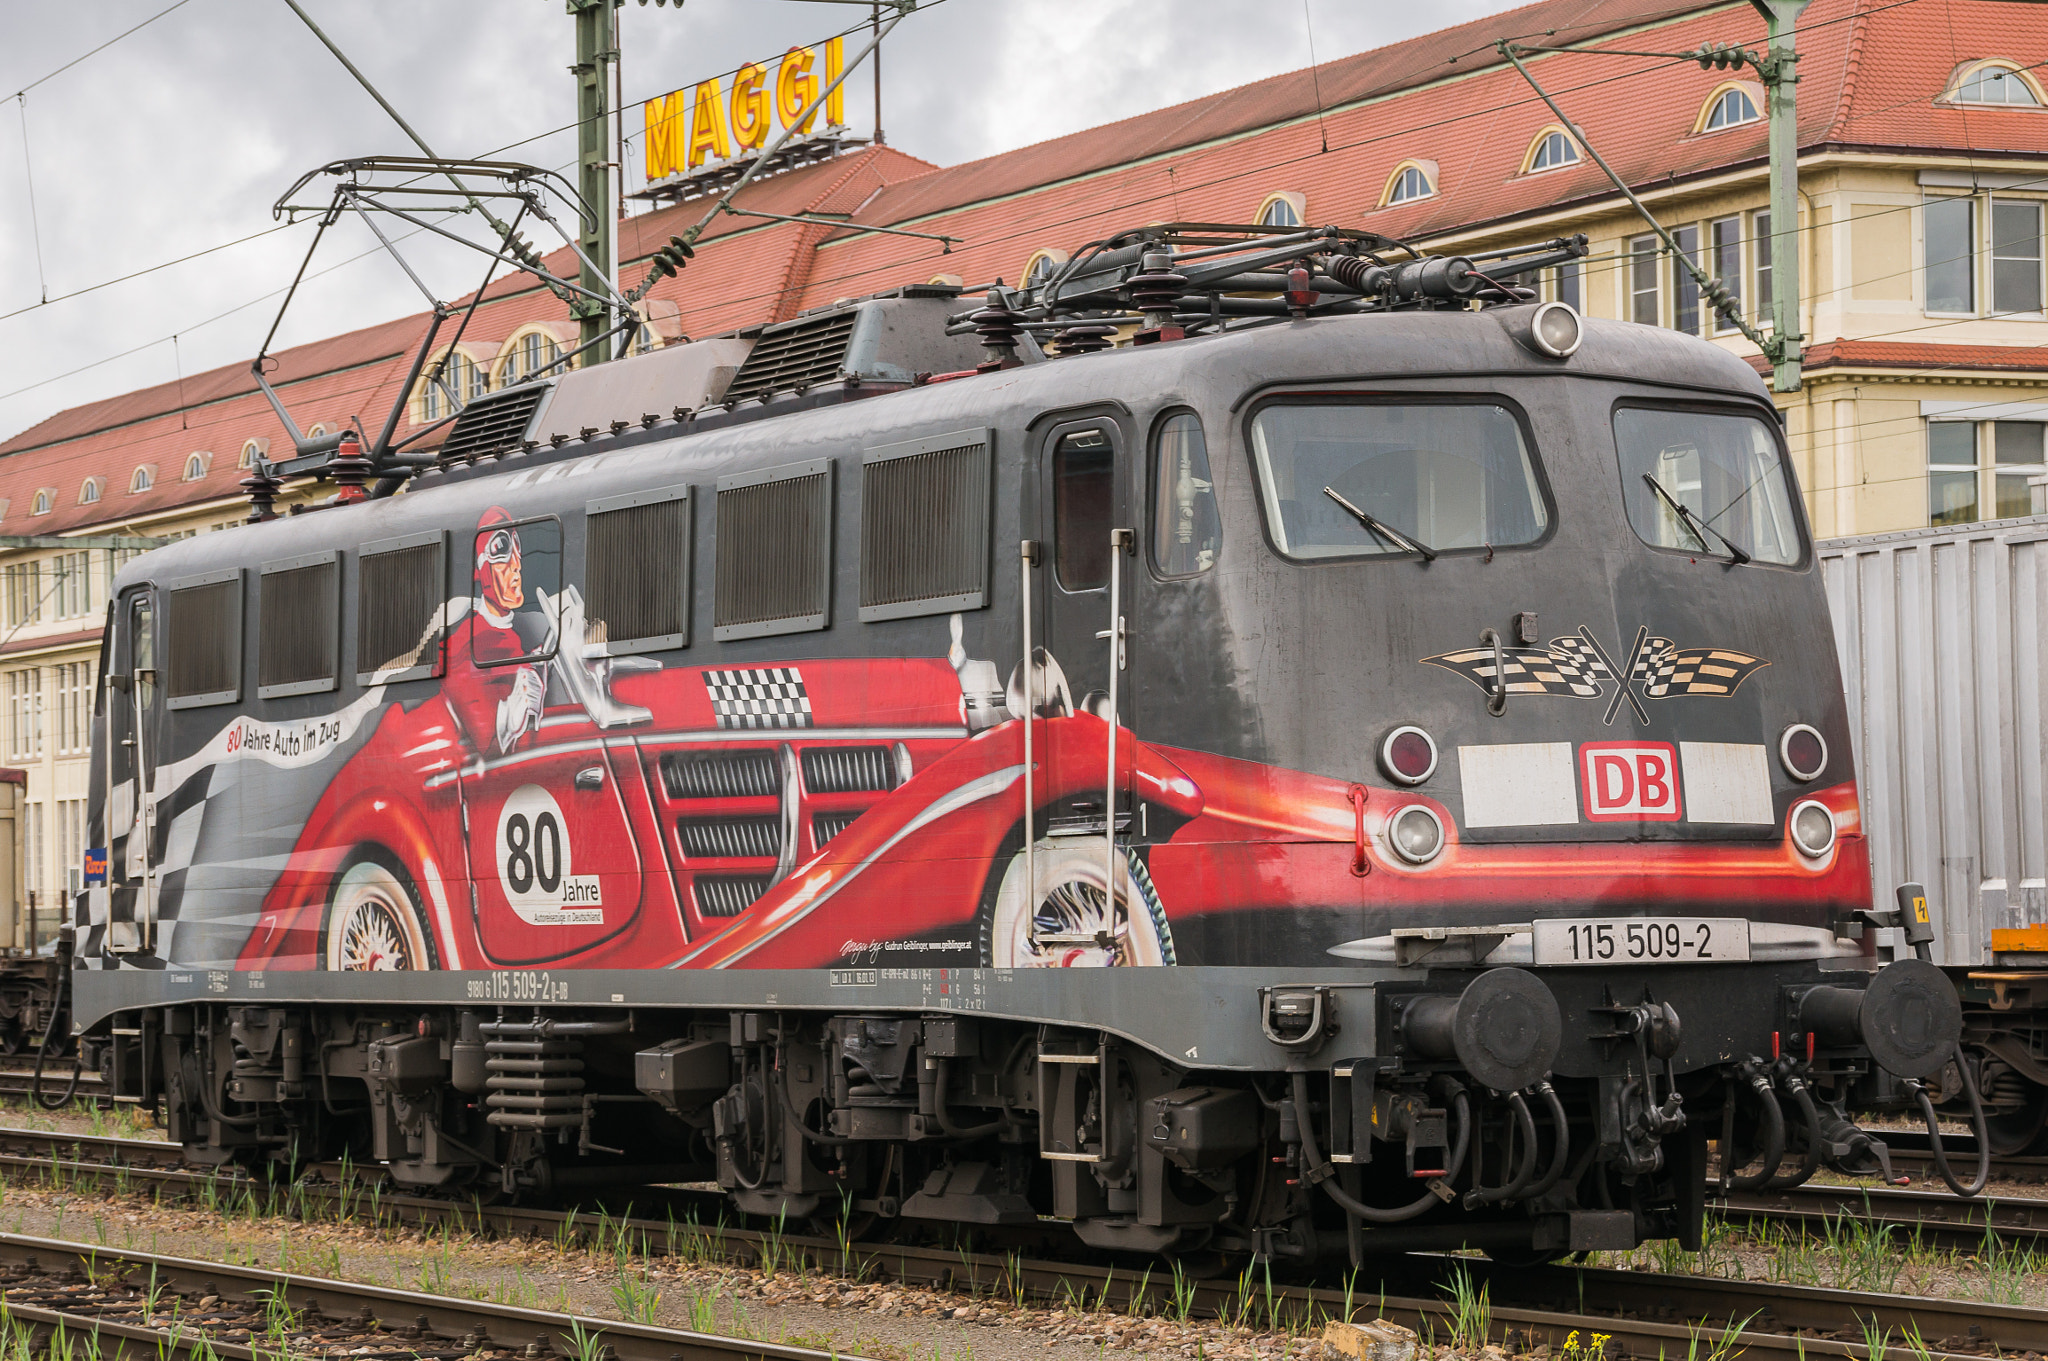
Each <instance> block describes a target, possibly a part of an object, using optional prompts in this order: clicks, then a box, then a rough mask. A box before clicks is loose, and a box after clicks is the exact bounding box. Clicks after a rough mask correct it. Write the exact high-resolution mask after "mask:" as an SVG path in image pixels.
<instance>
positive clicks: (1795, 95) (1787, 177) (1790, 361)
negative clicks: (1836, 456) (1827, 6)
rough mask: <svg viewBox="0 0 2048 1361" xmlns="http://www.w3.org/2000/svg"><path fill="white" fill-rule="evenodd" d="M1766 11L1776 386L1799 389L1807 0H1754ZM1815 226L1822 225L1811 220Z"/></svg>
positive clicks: (1771, 349) (1762, 66) (1762, 70)
mask: <svg viewBox="0 0 2048 1361" xmlns="http://www.w3.org/2000/svg"><path fill="white" fill-rule="evenodd" d="M1750 3H1751V4H1752V5H1754V6H1755V7H1756V9H1757V11H1758V12H1759V13H1760V14H1762V15H1763V17H1764V22H1765V24H1766V25H1767V28H1768V32H1769V34H1770V47H1769V51H1768V53H1767V54H1766V55H1765V58H1764V60H1763V61H1762V62H1761V63H1759V69H1758V74H1759V75H1761V76H1762V77H1763V82H1764V90H1765V95H1766V102H1767V103H1768V104H1769V108H1768V110H1767V116H1768V117H1769V119H1770V147H1771V344H1770V345H1769V346H1768V347H1767V348H1766V351H1765V353H1766V354H1767V355H1768V357H1769V358H1770V361H1771V389H1772V390H1773V391H1775V392H1797V391H1799V358H1800V346H1801V344H1802V343H1803V342H1804V341H1805V339H1806V337H1805V336H1804V335H1802V334H1801V333H1800V330H1799V302H1800V282H1801V281H1800V278H1799V255H1800V252H1799V54H1798V52H1796V51H1795V50H1794V42H1793V39H1794V34H1793V26H1794V25H1795V24H1796V23H1797V22H1798V21H1799V12H1800V11H1801V10H1803V9H1805V8H1806V5H1807V0H1750ZM1808 225H1809V226H1811V227H1813V228H1814V229H1815V230H1818V229H1819V224H1818V223H1810V224H1808Z"/></svg>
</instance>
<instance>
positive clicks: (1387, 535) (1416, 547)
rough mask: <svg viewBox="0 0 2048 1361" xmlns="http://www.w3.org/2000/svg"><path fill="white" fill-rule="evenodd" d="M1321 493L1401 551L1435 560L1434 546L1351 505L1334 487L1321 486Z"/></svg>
mask: <svg viewBox="0 0 2048 1361" xmlns="http://www.w3.org/2000/svg"><path fill="white" fill-rule="evenodd" d="M1323 495H1325V496H1327V497H1329V498H1330V499H1331V500H1332V501H1335V502H1336V503H1337V504H1338V505H1340V506H1342V507H1344V509H1346V510H1348V511H1350V512H1351V513H1352V514H1353V515H1355V516H1357V517H1358V523H1360V524H1362V525H1364V526H1365V527H1366V528H1367V529H1369V530H1371V531H1372V532H1373V533H1375V534H1377V535H1379V536H1380V537H1381V538H1382V539H1385V540H1386V541H1387V542H1388V543H1390V544H1392V545H1394V547H1396V548H1398V549H1400V550H1401V551H1402V552H1404V553H1413V554H1415V555H1416V556H1417V557H1419V558H1421V559H1422V560H1423V561H1424V562H1435V561H1436V550H1435V549H1434V548H1431V547H1430V546H1429V545H1428V544H1426V543H1423V542H1422V541H1421V540H1419V539H1414V538H1410V537H1409V536H1408V535H1406V534H1403V533H1402V532H1401V531H1400V530H1398V529H1395V528H1394V527H1393V526H1391V525H1389V524H1386V523H1384V522H1382V521H1380V520H1376V519H1374V518H1373V517H1372V516H1370V515H1368V514H1366V513H1365V512H1364V511H1362V510H1360V509H1359V508H1358V507H1357V506H1354V505H1352V504H1351V503H1350V502H1349V501H1346V500H1345V499H1344V498H1343V497H1341V496H1339V495H1337V489H1336V488H1335V487H1325V488H1323Z"/></svg>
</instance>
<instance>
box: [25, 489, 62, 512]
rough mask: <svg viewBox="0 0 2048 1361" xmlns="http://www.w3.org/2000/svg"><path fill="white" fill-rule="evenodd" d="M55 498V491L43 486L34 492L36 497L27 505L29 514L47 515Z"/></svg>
mask: <svg viewBox="0 0 2048 1361" xmlns="http://www.w3.org/2000/svg"><path fill="white" fill-rule="evenodd" d="M56 499H57V496H56V493H54V492H52V491H51V490H50V489H49V488H48V487H44V488H43V489H42V490H41V491H39V492H37V493H36V499H35V500H34V501H33V502H32V503H31V504H30V505H29V510H28V513H29V514H31V515H48V514H49V513H50V506H51V505H52V504H53V503H54V502H55V501H56Z"/></svg>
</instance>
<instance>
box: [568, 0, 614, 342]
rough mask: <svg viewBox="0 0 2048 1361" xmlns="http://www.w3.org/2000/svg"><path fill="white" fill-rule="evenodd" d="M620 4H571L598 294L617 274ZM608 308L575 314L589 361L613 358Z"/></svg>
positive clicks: (583, 178) (579, 183) (587, 254)
mask: <svg viewBox="0 0 2048 1361" xmlns="http://www.w3.org/2000/svg"><path fill="white" fill-rule="evenodd" d="M616 3H617V0H568V6H569V13H571V14H573V15H575V16H576V65H575V66H574V67H572V68H570V69H571V70H572V71H573V72H574V73H575V75H576V119H577V123H576V171H577V177H576V188H577V190H578V191H579V192H581V193H582V195H583V201H584V202H585V203H587V204H589V205H590V207H591V210H592V212H593V213H595V215H596V221H597V225H596V226H595V227H591V226H590V225H589V224H587V223H586V224H584V226H583V229H582V236H581V241H580V244H581V245H582V247H583V258H584V261H585V263H584V266H583V277H582V280H581V282H582V284H583V286H584V287H585V288H587V289H590V290H591V291H592V292H594V293H609V292H610V291H611V272H612V249H611V233H612V212H613V206H612V166H611V156H610V152H611V136H610V130H609V128H608V127H607V124H608V123H609V121H610V119H609V115H610V113H611V101H610V98H609V91H610V88H611V82H610V78H609V74H608V67H609V64H610V63H612V62H615V61H617V60H618V57H619V54H618V45H617V33H618V26H617V21H616V18H615V16H614V14H613V7H614V5H615V4H616ZM607 310H608V309H607V308H605V307H604V305H603V304H600V303H597V302H594V301H592V300H591V299H589V298H578V299H576V300H575V301H574V302H572V303H570V304H569V313H570V315H571V316H574V317H575V318H576V319H577V320H578V321H579V322H580V323H581V328H582V334H581V337H580V341H579V343H580V344H581V345H582V346H583V347H584V362H585V363H586V364H598V363H602V362H604V361H605V360H606V359H608V358H610V357H611V356H610V355H609V354H608V353H607V350H609V348H610V347H609V346H606V345H597V344H595V343H594V342H595V341H596V340H597V339H598V337H600V336H602V335H603V334H604V333H605V332H606V331H607V330H609V329H610V321H611V319H610V317H609V316H607V315H606V313H607Z"/></svg>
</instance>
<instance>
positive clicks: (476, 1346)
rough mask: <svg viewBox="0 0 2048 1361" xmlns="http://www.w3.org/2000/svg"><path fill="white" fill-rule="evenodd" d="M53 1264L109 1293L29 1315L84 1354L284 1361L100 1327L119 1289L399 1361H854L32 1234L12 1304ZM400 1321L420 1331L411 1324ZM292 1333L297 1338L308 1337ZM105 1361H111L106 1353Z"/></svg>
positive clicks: (192, 1328) (14, 1247) (2, 1241)
mask: <svg viewBox="0 0 2048 1361" xmlns="http://www.w3.org/2000/svg"><path fill="white" fill-rule="evenodd" d="M53 1261H54V1262H59V1263H62V1264H63V1266H64V1272H63V1274H64V1275H69V1276H70V1277H71V1278H72V1279H73V1280H83V1281H84V1282H86V1283H87V1284H88V1285H91V1286H95V1287H102V1288H97V1289H91V1290H87V1291H82V1292H79V1295H80V1300H79V1307H77V1308H76V1309H65V1308H62V1307H53V1306H52V1304H51V1303H50V1302H49V1301H48V1300H47V1299H44V1300H41V1301H39V1302H37V1303H34V1304H32V1305H27V1306H23V1308H34V1309H36V1310H37V1311H38V1312H40V1313H42V1314H43V1315H44V1316H45V1317H46V1318H48V1319H49V1320H50V1324H51V1326H54V1324H55V1323H57V1322H60V1321H61V1322H62V1323H63V1324H64V1326H65V1329H66V1331H67V1333H69V1334H70V1336H71V1337H72V1338H73V1339H74V1340H75V1341H76V1342H78V1343H81V1344H82V1343H83V1341H84V1339H85V1338H88V1337H90V1336H92V1335H93V1334H94V1332H95V1331H96V1329H105V1330H106V1332H107V1336H108V1337H109V1338H110V1339H112V1340H117V1341H119V1342H122V1343H126V1344H131V1345H136V1344H146V1347H147V1350H144V1349H143V1348H142V1346H140V1345H137V1351H136V1354H138V1355H150V1356H196V1355H197V1354H198V1353H199V1351H200V1350H201V1349H202V1348H211V1350H212V1351H213V1352H214V1353H215V1354H216V1355H221V1356H230V1357H235V1358H238V1359H239V1358H242V1357H255V1356H258V1355H261V1356H265V1357H273V1356H274V1355H275V1354H276V1353H275V1352H274V1351H273V1350H272V1349H270V1348H264V1347H260V1346H259V1347H256V1348H254V1349H252V1348H251V1347H249V1346H247V1345H243V1346H239V1347H238V1346H236V1344H234V1343H232V1342H227V1341H225V1340H224V1339H221V1338H220V1337H218V1336H217V1335H211V1336H210V1335H209V1330H208V1329H206V1328H205V1327H204V1326H203V1325H201V1324H199V1323H197V1322H195V1321H194V1319H193V1316H192V1312H191V1311H190V1310H189V1309H182V1310H180V1311H179V1312H180V1313H181V1314H182V1316H183V1317H182V1318H181V1319H180V1320H178V1321H175V1322H170V1323H169V1324H168V1325H167V1326H162V1327H152V1326H149V1325H148V1324H146V1323H145V1324H135V1323H129V1322H115V1321H105V1322H102V1321H99V1320H98V1319H97V1318H96V1315H97V1314H98V1313H99V1312H105V1311H104V1310H102V1309H100V1308H96V1307H93V1306H99V1305H103V1304H104V1303H106V1301H107V1296H108V1295H110V1294H116V1293H117V1290H116V1288H115V1287H114V1286H113V1283H115V1282H118V1283H119V1286H121V1287H127V1289H128V1292H129V1295H130V1298H128V1299H117V1300H116V1309H115V1310H114V1312H124V1313H125V1312H130V1311H131V1310H132V1308H133V1299H132V1294H133V1291H134V1290H136V1289H138V1288H140V1287H141V1283H143V1282H147V1283H148V1285H149V1286H151V1287H156V1288H161V1289H163V1290H165V1291H168V1292H171V1293H175V1294H177V1295H179V1296H181V1297H188V1304H191V1303H196V1302H197V1301H199V1300H203V1299H205V1298H206V1297H207V1296H209V1295H212V1296H216V1297H218V1298H219V1299H220V1300H221V1301H222V1302H223V1303H225V1302H227V1301H229V1300H231V1299H232V1300H234V1301H235V1302H236V1303H238V1304H239V1305H241V1306H242V1308H243V1309H245V1310H246V1309H247V1308H249V1307H250V1306H251V1305H254V1306H255V1307H256V1308H257V1309H258V1310H265V1309H268V1308H271V1307H273V1306H271V1305H270V1302H271V1301H272V1300H278V1301H280V1302H281V1305H282V1306H285V1307H289V1308H290V1309H291V1310H292V1311H293V1313H294V1314H297V1315H301V1316H305V1315H306V1314H307V1312H308V1311H309V1310H311V1311H314V1312H313V1315H312V1316H313V1317H314V1318H317V1319H319V1320H323V1321H348V1320H355V1321H356V1323H357V1328H358V1330H359V1332H360V1333H361V1334H363V1335H373V1336H374V1340H375V1342H376V1343H377V1344H378V1346H377V1350H378V1353H379V1354H380V1355H386V1356H388V1355H392V1354H394V1353H395V1354H398V1355H404V1354H406V1353H411V1354H413V1355H417V1356H426V1357H453V1356H466V1355H469V1354H471V1353H473V1352H476V1351H478V1350H480V1349H483V1348H487V1347H488V1348H493V1349H504V1350H507V1351H513V1352H518V1351H522V1350H523V1351H524V1353H525V1355H527V1356H529V1357H538V1358H546V1359H547V1361H554V1358H560V1357H576V1356H580V1355H586V1354H591V1353H592V1352H593V1350H594V1349H593V1347H592V1345H591V1344H592V1341H593V1340H594V1339H596V1340H601V1342H602V1344H603V1346H605V1347H606V1348H608V1349H609V1352H610V1356H611V1357H612V1358H616V1361H674V1359H675V1358H677V1357H680V1358H681V1361H736V1358H747V1359H749V1361H833V1358H834V1357H835V1355H837V1356H844V1355H845V1354H844V1353H831V1352H824V1351H818V1350H816V1349H814V1348H810V1347H792V1346H788V1345H785V1344H782V1343H774V1342H760V1341H755V1340H753V1339H749V1338H734V1337H720V1336H718V1335H716V1334H712V1333H699V1332H692V1331H689V1330H687V1329H681V1328H662V1327H657V1326H654V1325H651V1324H641V1323H622V1322H617V1321H614V1320H611V1319H600V1318H591V1317H587V1316H578V1315H570V1314H562V1313H556V1312H550V1311H547V1310H542V1309H523V1308H520V1307H518V1306H516V1305H509V1304H498V1303H495V1302H492V1301H487V1300H465V1299H458V1298H455V1297H452V1296H447V1295H430V1294H422V1293H419V1292H416V1291H410V1290H396V1289H392V1288H390V1287H387V1286H378V1285H365V1284H361V1283H358V1282H354V1281H335V1280H328V1279H325V1278H323V1277H318V1276H301V1275H298V1274H296V1273H293V1272H285V1271H272V1270H264V1269H262V1268H259V1267H244V1266H235V1265H232V1264H229V1263H225V1262H207V1261H196V1260H193V1259H191V1258H186V1257H173V1256H169V1255H167V1254H163V1253H153V1252H140V1251H136V1250H134V1249H130V1248H112V1247H106V1246H103V1245H101V1244H97V1243H74V1242H66V1241H63V1240H60V1239H53V1238H34V1237H29V1236H26V1235H21V1234H0V1266H4V1267H5V1268H8V1269H9V1270H7V1271H5V1273H4V1274H0V1294H4V1295H11V1294H13V1293H14V1292H15V1291H17V1290H19V1289H22V1288H23V1281H24V1279H26V1280H28V1281H32V1282H36V1283H43V1282H51V1283H54V1282H55V1281H57V1280H60V1279H62V1276H61V1275H59V1274H57V1273H52V1271H51V1264H52V1262H53ZM39 1293H42V1292H39ZM7 1308H8V1311H9V1313H10V1314H12V1315H13V1316H14V1317H17V1318H20V1317H23V1314H22V1312H21V1310H20V1309H18V1308H17V1307H16V1305H15V1304H14V1303H13V1302H12V1301H11V1300H10V1301H9V1302H8V1305H7ZM280 1312H281V1310H280ZM397 1320H410V1322H404V1323H400V1322H397ZM243 1326H246V1325H243ZM286 1331H287V1332H297V1331H298V1329H297V1328H290V1329H287V1330H286ZM256 1340H257V1339H256V1338H255V1337H254V1336H252V1337H251V1339H250V1341H251V1342H255V1341H256ZM354 1341H355V1343H356V1345H355V1346H339V1347H336V1348H334V1351H333V1353H332V1354H335V1355H342V1354H351V1353H356V1352H359V1351H360V1350H361V1341H362V1339H361V1338H360V1337H359V1338H357V1339H354ZM159 1348H161V1350H159ZM291 1350H292V1351H293V1352H296V1353H299V1354H304V1353H305V1352H311V1353H313V1354H315V1355H318V1354H321V1353H323V1352H327V1351H328V1348H327V1347H324V1346H320V1345H319V1344H317V1343H316V1344H314V1345H313V1346H312V1347H309V1348H305V1349H304V1350H303V1351H302V1350H301V1349H300V1348H298V1347H293V1348H292V1349H291ZM100 1355H101V1356H102V1358H104V1357H105V1355H106V1349H105V1348H102V1350H101V1352H100Z"/></svg>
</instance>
